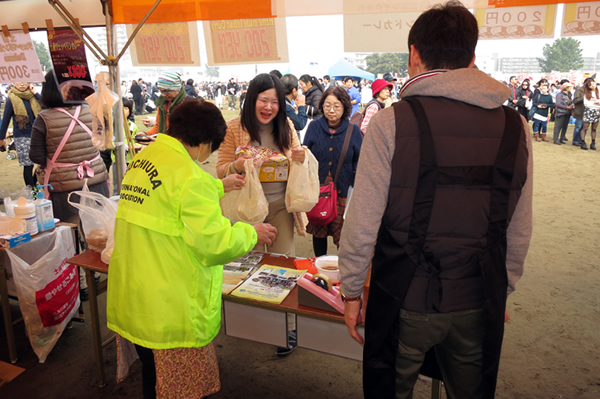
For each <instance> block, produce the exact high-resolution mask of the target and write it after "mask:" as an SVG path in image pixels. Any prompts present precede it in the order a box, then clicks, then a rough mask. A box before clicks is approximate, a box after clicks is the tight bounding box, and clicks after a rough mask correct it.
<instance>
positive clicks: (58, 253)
mask: <svg viewBox="0 0 600 399" xmlns="http://www.w3.org/2000/svg"><path fill="white" fill-rule="evenodd" d="M7 253H8V256H9V257H10V260H11V263H12V271H13V276H14V279H15V283H16V288H17V295H18V297H19V306H20V308H21V313H22V314H23V318H24V320H25V328H26V330H27V336H28V337H29V341H30V342H31V346H32V347H33V350H34V352H35V354H36V355H37V357H38V358H39V360H40V363H44V361H45V360H46V357H47V356H48V354H49V353H50V351H51V350H52V348H54V345H55V344H56V342H57V341H58V338H59V337H60V336H61V334H62V332H63V331H64V329H65V327H66V326H67V323H68V322H69V321H70V320H71V318H72V317H73V316H74V315H75V314H76V313H77V310H78V309H79V305H80V302H79V275H78V273H77V268H76V267H75V266H74V265H69V264H67V263H66V260H67V259H69V258H71V257H73V256H75V243H74V240H73V233H72V231H71V229H70V228H69V227H66V226H60V227H58V228H56V230H54V231H53V232H52V233H51V234H44V235H42V236H40V237H38V238H37V239H36V240H35V241H31V242H29V243H26V244H23V245H20V246H18V247H15V248H11V249H9V250H8V251H7Z"/></svg>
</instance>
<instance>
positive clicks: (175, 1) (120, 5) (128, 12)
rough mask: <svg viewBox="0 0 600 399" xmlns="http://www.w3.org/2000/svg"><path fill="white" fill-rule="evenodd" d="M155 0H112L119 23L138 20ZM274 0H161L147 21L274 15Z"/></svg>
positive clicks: (205, 19)
mask: <svg viewBox="0 0 600 399" xmlns="http://www.w3.org/2000/svg"><path fill="white" fill-rule="evenodd" d="M154 3H155V0H112V10H113V19H114V22H115V23H116V24H137V23H139V22H140V21H141V20H142V18H144V16H145V15H146V13H147V12H148V11H149V10H150V8H151V7H152V6H153V5H154ZM273 16H274V14H273V9H272V7H271V0H252V1H248V0H162V1H161V3H160V4H159V6H158V7H157V8H156V10H154V12H153V13H152V15H151V16H150V18H149V19H148V20H147V21H146V22H151V23H157V22H186V21H209V20H219V19H238V18H268V17H273Z"/></svg>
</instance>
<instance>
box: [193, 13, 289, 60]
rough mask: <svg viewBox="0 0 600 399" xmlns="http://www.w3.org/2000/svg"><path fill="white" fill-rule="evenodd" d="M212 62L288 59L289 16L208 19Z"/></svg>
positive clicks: (206, 30)
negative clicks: (287, 17) (287, 18)
mask: <svg viewBox="0 0 600 399" xmlns="http://www.w3.org/2000/svg"><path fill="white" fill-rule="evenodd" d="M203 26H204V37H205V38H206V52H207V55H208V63H209V65H230V64H263V63H269V62H288V50H287V33H286V26H285V18H257V19H233V20H222V21H205V22H203Z"/></svg>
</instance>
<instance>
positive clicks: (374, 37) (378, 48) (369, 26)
mask: <svg viewBox="0 0 600 399" xmlns="http://www.w3.org/2000/svg"><path fill="white" fill-rule="evenodd" d="M419 15H421V12H396V13H381V14H356V15H344V51H345V52H348V53H362V52H374V53H390V52H392V53H407V52H408V33H409V32H410V28H412V26H413V24H414V23H415V21H416V20H417V18H419ZM390 38H393V40H390Z"/></svg>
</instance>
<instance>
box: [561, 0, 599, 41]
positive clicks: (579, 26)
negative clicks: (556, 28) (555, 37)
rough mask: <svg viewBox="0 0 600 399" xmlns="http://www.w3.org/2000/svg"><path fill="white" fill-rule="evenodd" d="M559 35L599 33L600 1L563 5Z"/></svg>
mask: <svg viewBox="0 0 600 399" xmlns="http://www.w3.org/2000/svg"><path fill="white" fill-rule="evenodd" d="M564 14H565V16H564V19H563V24H562V31H561V36H584V35H598V34H600V2H592V3H571V4H567V5H565V12H564Z"/></svg>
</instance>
